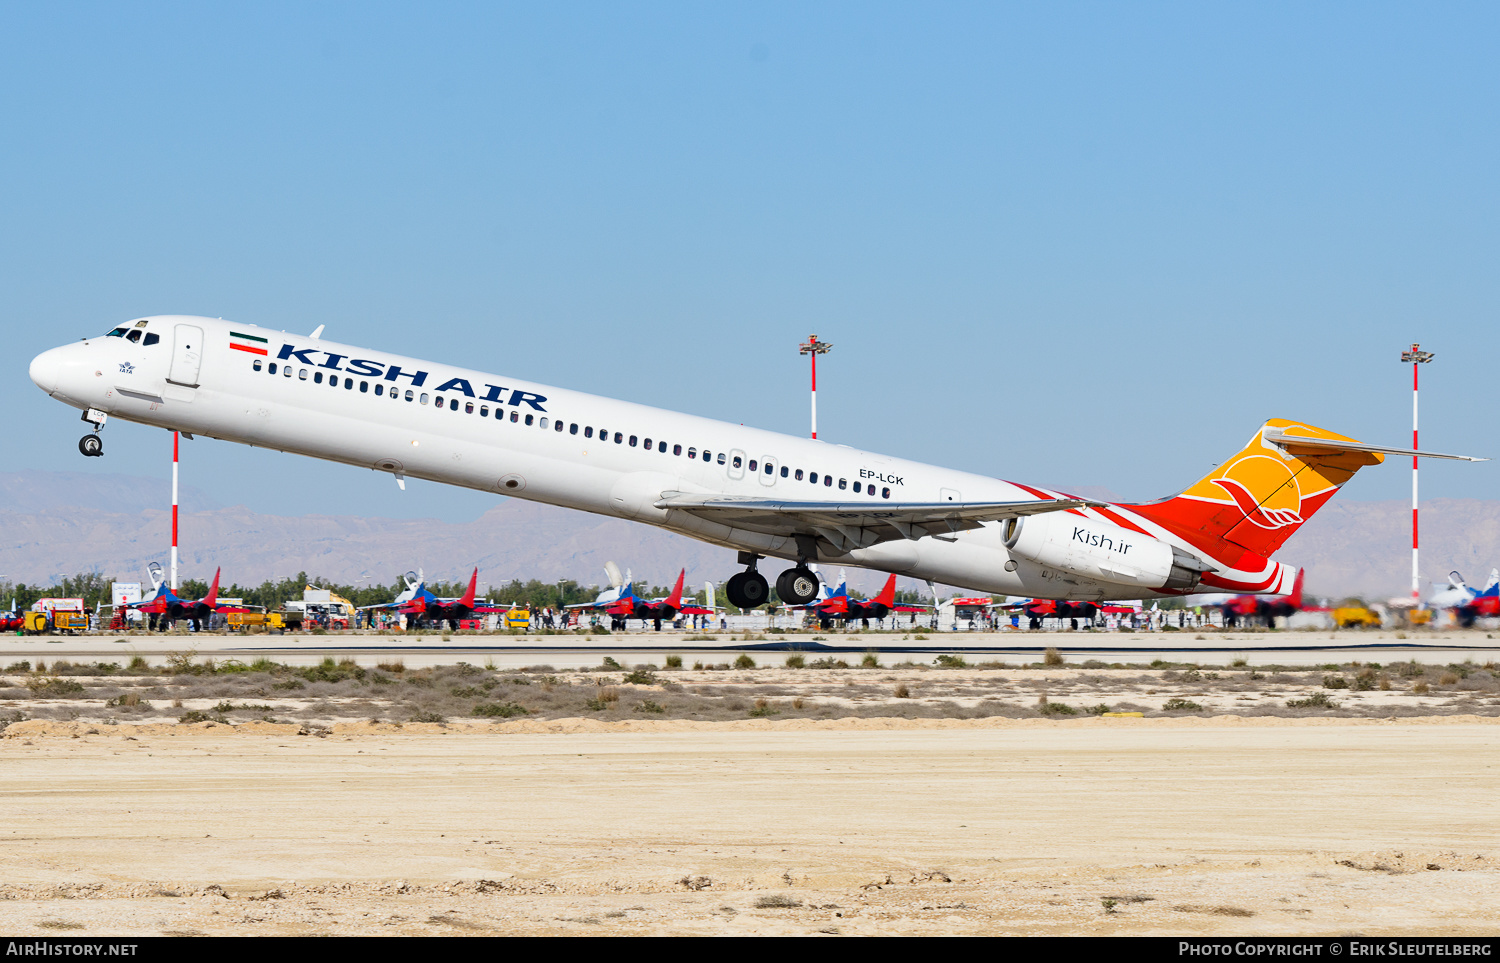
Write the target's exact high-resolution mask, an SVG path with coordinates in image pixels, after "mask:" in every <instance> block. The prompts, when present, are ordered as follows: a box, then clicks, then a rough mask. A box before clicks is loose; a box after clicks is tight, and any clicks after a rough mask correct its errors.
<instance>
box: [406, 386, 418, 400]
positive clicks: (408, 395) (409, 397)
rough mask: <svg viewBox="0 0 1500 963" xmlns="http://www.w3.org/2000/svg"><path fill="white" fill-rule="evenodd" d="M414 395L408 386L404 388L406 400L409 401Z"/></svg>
mask: <svg viewBox="0 0 1500 963" xmlns="http://www.w3.org/2000/svg"><path fill="white" fill-rule="evenodd" d="M415 397H416V394H415V393H413V392H412V390H411V389H410V388H407V389H406V400H407V401H411V400H412V399H413V398H415Z"/></svg>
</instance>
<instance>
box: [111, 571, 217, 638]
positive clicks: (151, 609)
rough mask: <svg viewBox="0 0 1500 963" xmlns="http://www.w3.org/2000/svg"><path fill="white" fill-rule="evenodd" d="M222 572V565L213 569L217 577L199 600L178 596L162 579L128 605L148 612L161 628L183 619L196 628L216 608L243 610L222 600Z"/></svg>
mask: <svg viewBox="0 0 1500 963" xmlns="http://www.w3.org/2000/svg"><path fill="white" fill-rule="evenodd" d="M219 572H220V569H214V580H213V584H212V585H210V586H209V587H208V594H207V595H205V596H204V597H203V598H201V599H199V600H198V601H196V602H189V601H187V600H185V599H181V598H178V597H177V593H176V592H174V591H172V589H171V588H170V587H169V586H168V585H167V583H166V582H159V583H157V586H156V592H155V593H154V594H152V596H151V597H150V598H148V599H142V600H141V601H139V602H131V603H130V604H129V605H128V606H126V607H127V608H132V609H139V610H140V611H142V612H145V613H146V614H147V615H149V616H150V617H151V625H152V627H153V628H155V627H157V626H160V627H161V629H162V631H166V629H167V626H169V625H171V624H172V623H173V622H176V621H179V620H180V619H189V620H191V621H192V623H193V628H194V630H197V629H200V628H202V627H203V623H204V622H207V621H208V619H209V617H210V616H211V615H213V614H214V613H215V612H243V611H244V609H239V608H230V607H227V606H224V605H221V604H219Z"/></svg>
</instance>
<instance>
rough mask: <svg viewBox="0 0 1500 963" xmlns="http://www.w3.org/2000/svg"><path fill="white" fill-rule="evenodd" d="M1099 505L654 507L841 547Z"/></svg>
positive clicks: (675, 503)
mask: <svg viewBox="0 0 1500 963" xmlns="http://www.w3.org/2000/svg"><path fill="white" fill-rule="evenodd" d="M1103 505H1104V503H1103V502H1096V501H1092V500H1090V499H1086V498H1042V499H1029V500H1027V501H1021V502H887V501H877V502H858V501H855V502H819V501H807V502H804V501H790V500H779V499H771V498H755V497H752V496H745V495H691V494H687V493H685V492H663V493H662V497H661V498H660V499H659V500H657V502H656V507H657V508H665V509H669V510H673V511H681V512H687V513H689V514H691V515H698V516H700V517H703V518H707V519H710V520H712V521H716V522H719V523H721V524H724V525H732V526H734V527H736V528H745V529H749V530H750V531H756V532H765V533H767V534H771V535H795V534H810V535H816V536H818V537H820V538H823V539H825V540H826V541H828V542H829V543H830V544H831V545H833V547H834V548H835V549H837V550H838V551H840V552H847V551H850V550H852V549H856V548H869V547H870V546H871V545H878V544H879V543H881V542H889V541H893V540H895V539H898V538H913V539H915V538H926V537H927V536H929V535H937V536H942V535H950V534H952V533H954V532H961V531H965V530H967V529H973V528H979V527H980V526H981V525H983V524H984V523H985V522H994V521H999V520H1001V519H1005V518H1020V517H1022V516H1025V515H1037V514H1040V513H1042V512H1060V511H1066V510H1068V509H1071V508H1085V507H1089V508H1097V507H1102V506H1103Z"/></svg>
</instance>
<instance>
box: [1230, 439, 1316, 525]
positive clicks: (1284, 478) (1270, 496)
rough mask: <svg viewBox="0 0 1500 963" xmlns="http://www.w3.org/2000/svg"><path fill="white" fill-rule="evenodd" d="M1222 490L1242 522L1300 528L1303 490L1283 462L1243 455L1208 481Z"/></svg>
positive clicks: (1266, 457) (1276, 459)
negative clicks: (1243, 514) (1242, 516)
mask: <svg viewBox="0 0 1500 963" xmlns="http://www.w3.org/2000/svg"><path fill="white" fill-rule="evenodd" d="M1210 480H1211V481H1212V482H1213V483H1214V484H1215V485H1218V486H1219V487H1220V488H1222V489H1224V491H1225V492H1227V493H1228V494H1229V497H1230V498H1232V499H1234V503H1235V504H1236V505H1238V506H1239V509H1240V511H1242V512H1244V513H1245V519H1246V520H1247V521H1249V522H1250V523H1251V524H1253V525H1258V526H1260V527H1261V528H1266V529H1277V528H1285V527H1286V526H1288V525H1301V524H1302V522H1303V518H1302V490H1301V489H1300V488H1298V486H1297V476H1296V475H1295V474H1293V473H1292V470H1291V469H1290V468H1288V467H1287V464H1286V462H1284V461H1282V460H1281V459H1279V458H1271V457H1269V456H1267V455H1246V456H1245V457H1243V458H1239V459H1237V460H1235V461H1232V462H1230V463H1229V464H1228V465H1227V466H1225V468H1224V470H1223V471H1222V472H1221V473H1220V475H1219V477H1217V478H1213V479H1210Z"/></svg>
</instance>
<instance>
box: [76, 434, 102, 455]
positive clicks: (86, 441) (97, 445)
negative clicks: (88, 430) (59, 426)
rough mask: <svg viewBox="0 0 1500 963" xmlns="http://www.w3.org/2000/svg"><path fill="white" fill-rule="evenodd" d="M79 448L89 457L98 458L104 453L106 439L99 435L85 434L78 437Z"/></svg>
mask: <svg viewBox="0 0 1500 963" xmlns="http://www.w3.org/2000/svg"><path fill="white" fill-rule="evenodd" d="M78 450H79V451H81V452H83V453H84V455H86V456H88V457H89V458H98V457H99V456H100V455H102V454H104V439H102V438H100V437H99V436H98V435H84V436H83V437H82V438H80V439H78Z"/></svg>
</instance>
